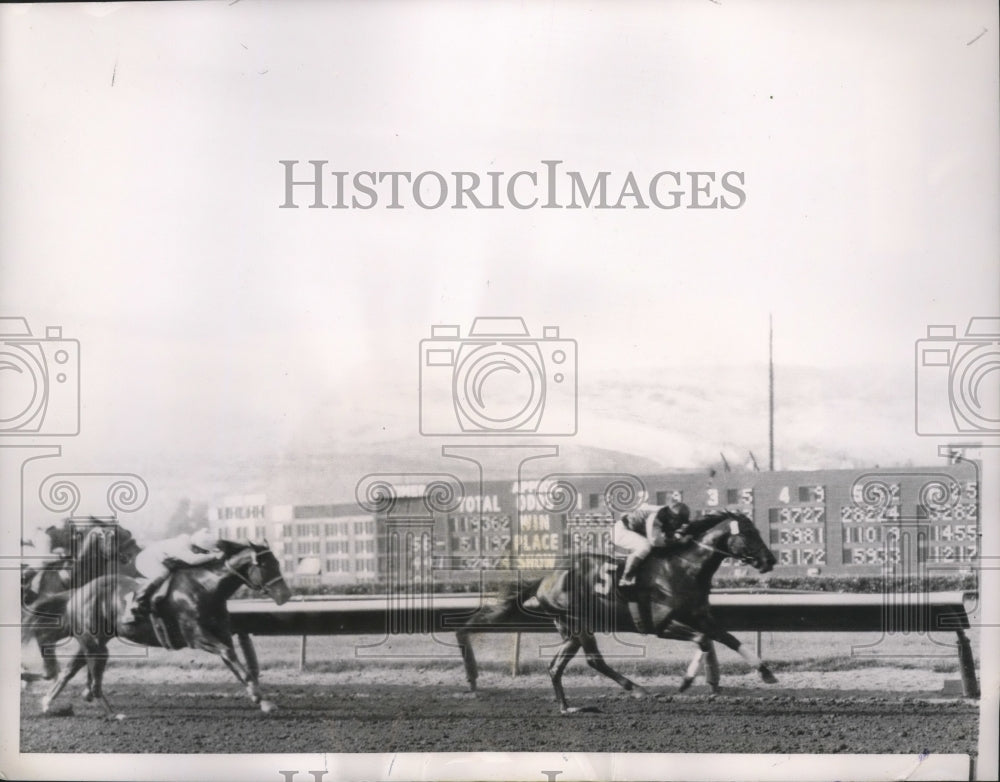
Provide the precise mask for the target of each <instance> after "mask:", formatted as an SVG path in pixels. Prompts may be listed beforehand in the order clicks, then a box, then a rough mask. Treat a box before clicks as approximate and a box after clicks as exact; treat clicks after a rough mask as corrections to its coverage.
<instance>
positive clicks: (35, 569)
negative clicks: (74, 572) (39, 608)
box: [21, 524, 69, 605]
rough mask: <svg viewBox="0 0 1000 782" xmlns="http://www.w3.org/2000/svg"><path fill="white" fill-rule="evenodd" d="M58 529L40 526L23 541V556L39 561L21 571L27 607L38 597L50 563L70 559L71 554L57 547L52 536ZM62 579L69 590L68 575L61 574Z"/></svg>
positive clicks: (22, 589) (27, 565)
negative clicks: (41, 578)
mask: <svg viewBox="0 0 1000 782" xmlns="http://www.w3.org/2000/svg"><path fill="white" fill-rule="evenodd" d="M56 529H57V528H56V527H55V526H51V527H49V528H48V529H44V528H43V527H42V525H41V524H39V525H37V526H35V528H34V529H32V530H30V531H29V532H28V534H27V536H26V537H24V538H22V539H21V554H22V555H23V556H24V557H28V558H30V559H33V560H37V561H36V563H35V564H25V565H24V566H23V568H22V570H21V591H22V593H23V595H24V603H25V604H26V605H27V604H28V603H30V602H32V601H33V600H34V599H35V598H36V597H38V594H39V591H40V587H39V584H38V583H37V582H38V579H39V578H40V577H41V574H42V571H43V570H45V569H47V568H48V567H50V563H55V562H59V561H61V560H66V559H68V558H69V552H68V551H67V550H66V549H65V548H63V547H62V546H58V545H56V538H55V536H54V535H53V534H52V533H53V531H54V530H56ZM60 577H61V578H62V580H63V585H64V586H65V587H66V588H68V587H69V576H68V573H60Z"/></svg>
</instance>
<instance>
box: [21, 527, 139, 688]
mask: <svg viewBox="0 0 1000 782" xmlns="http://www.w3.org/2000/svg"><path fill="white" fill-rule="evenodd" d="M67 526H71V529H70V530H69V531H67V532H66V538H67V540H66V543H65V546H66V550H67V551H68V552H69V553H70V555H69V557H67V558H66V559H61V560H51V561H49V562H46V563H44V564H43V565H42V566H41V567H39V568H38V571H37V573H36V574H35V575H34V576H33V577H32V578H31V579H30V582H31V583H22V599H21V618H22V622H21V624H22V627H24V628H26V632H24V633H23V634H22V643H23V642H27V641H28V640H30V637H32V636H33V637H34V638H35V640H36V641H37V643H38V649H39V652H40V653H41V657H42V665H43V667H44V671H45V673H44V678H46V679H54V678H55V677H56V676H58V675H59V664H58V663H57V662H56V657H55V647H56V645H57V644H58V642H59V641H60V640H63V639H64V638H66V635H65V634H61V633H60V631H59V630H58V628H59V626H60V624H61V617H62V614H63V612H64V611H65V608H66V602H67V600H66V599H63V598H67V599H68V596H69V594H70V592H69V590H72V589H79V588H80V587H82V586H83V585H84V584H86V583H88V582H90V581H92V580H94V579H95V578H99V577H101V576H115V577H116V576H118V575H127V576H136V575H138V571H136V569H135V557H136V555H137V554H138V553H139V551H140V548H139V544H138V543H136V541H135V538H134V537H132V533H131V532H129V531H128V530H127V529H125V528H124V527H121V526H119V525H118V524H117V523H114V522H108V521H105V520H103V519H99V518H97V517H94V516H91V517H90V518H89V519H87V520H85V521H84V520H76V519H74V520H72V523H71V525H67ZM56 595H61V597H60V598H56V599H54V600H51V599H49V598H52V597H53V596H56ZM35 676H37V675H35Z"/></svg>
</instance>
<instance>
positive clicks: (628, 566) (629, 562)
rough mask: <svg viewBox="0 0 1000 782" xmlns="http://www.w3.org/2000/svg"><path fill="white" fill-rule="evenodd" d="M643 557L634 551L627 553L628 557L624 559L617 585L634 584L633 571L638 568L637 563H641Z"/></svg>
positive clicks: (629, 585) (631, 585)
mask: <svg viewBox="0 0 1000 782" xmlns="http://www.w3.org/2000/svg"><path fill="white" fill-rule="evenodd" d="M644 559H645V557H641V556H639V555H638V554H636V553H634V552H633V553H632V554H629V555H628V559H626V560H625V570H624V571H623V572H622V577H621V578H620V579H618V586H620V587H633V586H635V571H637V570H638V569H639V565H640V564H642V561H643V560H644Z"/></svg>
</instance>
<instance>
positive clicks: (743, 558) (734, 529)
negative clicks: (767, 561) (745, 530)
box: [691, 517, 754, 565]
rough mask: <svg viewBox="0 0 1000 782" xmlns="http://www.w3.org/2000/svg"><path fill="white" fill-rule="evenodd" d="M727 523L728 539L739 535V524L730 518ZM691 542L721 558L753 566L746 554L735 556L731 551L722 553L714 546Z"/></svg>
mask: <svg viewBox="0 0 1000 782" xmlns="http://www.w3.org/2000/svg"><path fill="white" fill-rule="evenodd" d="M729 523H730V525H731V526H730V528H729V536H730V537H735V536H738V535H739V534H740V529H739V522H738V521H737V520H736V519H734V518H731V517H730V519H729ZM691 542H692V543H694V544H695V545H696V546H698V547H700V548H703V549H708V550H709V551H714V552H715V553H716V554H721V555H722V556H723V557H732V558H733V559H738V560H739V561H740V562H742V563H743V564H745V565H753V564H754V560H753V557H750V556H748V555H746V554H741V555H739V556H737V555H736V554H734V553H733V552H731V551H723V550H722V549H721V548H716V547H715V546H710V545H709V544H708V543H702V542H701V541H700V540H696V539H692V541H691Z"/></svg>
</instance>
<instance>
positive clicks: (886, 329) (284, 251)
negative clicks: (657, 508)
mask: <svg viewBox="0 0 1000 782" xmlns="http://www.w3.org/2000/svg"><path fill="white" fill-rule="evenodd" d="M995 16H996V14H995V9H993V7H992V5H991V4H987V3H954V4H948V5H947V6H942V5H941V4H937V3H919V2H918V3H910V4H907V5H906V7H905V9H904V8H903V7H902V6H901V5H900V4H896V3H861V2H846V3H838V4H835V5H831V4H827V3H816V2H801V3H766V2H760V3H741V2H723V3H714V2H703V3H673V4H668V5H666V6H664V5H659V4H645V3H635V4H631V5H628V6H626V7H624V8H622V7H619V6H617V5H616V6H611V5H610V4H609V5H601V4H594V5H592V6H591V7H588V8H586V9H581V8H579V7H578V6H576V5H575V4H569V3H538V4H524V5H522V4H514V3H498V4H491V5H489V6H482V5H476V6H474V7H470V6H466V5H462V4H458V3H446V2H445V3H424V4H407V3H392V2H386V3H378V4H363V3H351V2H346V3H338V4H330V5H329V6H327V5H321V4H313V3H287V4H282V5H281V12H280V13H279V12H278V10H277V7H276V6H275V4H266V3H256V2H251V1H250V0H243V2H239V3H236V4H230V3H206V4H184V3H181V4H167V5H159V4H137V5H117V6H103V5H102V6H84V7H79V6H73V5H66V6H57V7H29V8H24V7H4V8H3V9H2V16H0V19H2V25H0V36H2V38H0V100H2V104H0V105H2V111H3V120H4V121H3V123H2V128H0V170H2V171H3V179H2V183H0V221H2V222H0V310H2V311H3V314H12V315H20V316H23V317H26V318H28V320H29V321H30V323H31V324H32V328H33V329H35V330H36V332H37V331H38V330H40V329H43V328H44V327H45V326H46V325H60V326H62V327H63V335H64V337H66V338H70V339H77V340H79V341H80V344H81V355H82V357H81V370H80V371H81V381H80V382H81V404H82V433H81V435H80V437H79V438H78V440H77V441H75V442H74V443H73V449H74V450H75V453H77V454H82V455H84V458H86V455H87V454H93V455H94V456H95V458H97V455H99V454H100V455H101V457H102V458H106V457H107V455H108V454H113V453H115V452H120V451H122V450H127V451H129V452H133V453H134V452H136V451H147V452H184V451H192V450H193V451H200V452H204V453H212V454H214V455H215V456H222V455H225V454H228V453H236V454H238V453H243V452H251V451H252V452H259V451H267V450H274V449H280V448H281V447H283V444H284V443H286V442H287V441H288V439H289V438H290V437H291V436H292V435H293V434H294V433H299V432H301V431H302V430H303V429H308V428H309V426H310V424H311V417H312V416H313V415H314V414H315V411H316V410H317V409H318V408H322V407H325V406H333V407H336V408H342V409H345V410H349V409H352V408H370V407H374V408H376V409H380V410H384V411H385V414H386V418H387V419H389V418H393V419H394V420H398V419H399V418H400V415H399V414H400V411H401V410H402V411H408V410H413V409H414V405H415V403H416V397H417V385H416V384H417V382H418V368H419V354H418V346H419V342H420V340H422V339H425V338H427V337H429V336H430V326H431V324H435V323H447V324H458V325H460V326H461V328H462V334H463V336H464V335H465V334H466V333H467V330H468V328H469V326H470V325H471V322H472V320H473V319H474V318H475V317H476V316H479V315H518V316H522V317H524V318H525V321H526V323H527V325H528V328H529V331H530V333H531V334H532V335H533V336H538V335H540V334H541V330H542V328H543V327H544V326H549V325H558V326H559V327H560V329H561V336H562V337H563V338H568V339H573V340H576V342H577V345H578V353H579V359H578V382H579V383H580V385H581V387H583V388H587V387H589V386H588V385H587V384H596V383H598V382H599V381H600V380H601V379H602V378H606V377H609V376H610V377H629V376H641V375H648V374H649V373H651V372H654V371H657V370H658V368H660V367H672V368H675V372H683V369H684V368H685V367H691V366H696V365H697V366H708V367H719V368H720V369H721V370H722V371H724V369H725V368H726V367H733V366H746V365H763V363H764V362H766V360H767V330H768V318H769V316H770V317H773V321H774V354H775V361H776V364H777V365H778V367H779V370H780V368H781V367H813V368H817V369H820V370H835V371H843V372H845V373H849V372H859V371H866V370H865V369H864V368H865V367H868V368H872V369H871V371H883V370H884V371H887V372H889V373H890V374H891V375H892V376H893V377H898V376H902V373H903V372H910V371H912V367H913V361H914V345H915V342H916V340H918V339H920V338H921V337H922V336H924V334H925V331H926V326H927V325H928V324H954V325H956V326H957V327H958V328H959V330H960V332H961V330H962V329H964V326H965V324H966V323H967V321H968V319H969V317H971V316H973V315H983V314H995V313H997V312H998V311H1000V306H998V305H1000V269H998V265H997V261H996V259H997V257H998V253H997V250H998V233H1000V232H998V222H997V221H998V211H997V209H996V206H997V201H998V197H997V196H998V193H997V188H998V183H1000V168H998V159H997V158H998V155H997V144H996V127H997V93H998V84H997V74H996V68H995V63H996V54H997V37H996V26H995V25H994V21H995ZM984 29H988V32H986V33H985V34H982V35H981V33H982V31H983V30H984ZM977 36H980V37H978V38H977ZM313 159H319V160H328V161H330V163H329V169H330V170H344V171H348V172H356V171H361V170H374V171H396V170H402V171H411V172H414V173H418V172H421V171H426V170H431V171H440V172H443V173H445V174H446V175H447V174H448V173H449V172H452V171H474V172H479V173H480V174H481V175H483V176H484V177H485V172H487V171H504V172H507V173H511V172H513V171H516V170H521V169H526V170H530V171H542V170H543V166H542V164H541V161H543V160H561V161H563V164H562V166H563V168H564V169H567V170H577V171H580V172H582V175H584V176H585V177H588V178H592V177H593V176H595V175H596V172H598V171H608V172H610V175H609V176H610V181H611V182H613V183H621V182H622V180H623V179H624V177H625V176H626V175H627V174H628V172H629V171H634V172H635V174H636V177H637V179H639V181H643V178H645V181H648V179H649V178H650V177H651V176H652V175H653V174H655V173H656V172H658V171H662V170H677V171H682V172H683V171H713V172H717V173H718V174H719V175H721V174H722V173H723V172H726V171H739V172H743V177H744V185H743V189H744V191H745V193H746V201H745V204H743V206H741V207H740V208H739V209H731V210H721V209H712V210H690V209H684V208H681V209H677V210H671V211H664V210H659V209H649V210H638V209H625V210H595V209H580V210H565V209H564V210H542V209H529V210H515V209H504V210H496V211H490V210H466V211H458V210H452V209H447V208H442V209H437V210H424V209H420V208H418V207H416V206H414V205H412V202H411V204H410V206H409V207H408V208H405V209H402V210H387V209H384V208H381V205H380V206H379V207H378V208H375V209H372V210H369V211H365V210H360V209H346V210H313V209H306V208H301V209H297V210H292V209H279V208H278V206H279V204H280V203H282V201H283V199H284V181H283V176H284V173H283V168H282V166H281V165H280V164H279V163H278V161H279V160H300V161H307V160H313ZM300 170H304V169H300ZM611 189H612V190H613V191H614V189H615V188H614V185H612V187H611ZM303 203H305V201H304V200H303ZM994 377H995V373H994ZM890 404H896V401H892V402H890ZM898 404H899V405H906V406H909V405H912V391H911V389H907V388H901V389H900V391H899V396H898ZM634 412H635V411H629V413H630V414H633V413H634ZM893 412H894V413H898V410H896V411H893ZM872 415H873V416H877V415H879V411H877V410H873V411H872ZM844 425H845V426H855V427H856V429H857V436H858V440H859V446H862V447H863V445H864V443H863V440H864V438H865V437H866V427H865V426H864V422H863V421H861V422H858V421H855V422H844ZM415 431H416V422H415V421H414V424H413V431H409V432H406V431H402V430H401V431H400V434H401V435H402V434H405V435H412V434H414V433H415ZM610 435H611V433H610V432H609V437H608V438H607V439H608V441H609V442H610V441H612V440H614V441H615V442H616V443H618V441H619V440H620V438H615V437H612V436H610ZM880 436H881V434H880ZM591 441H592V443H593V444H595V445H600V444H601V441H602V437H601V435H600V433H599V432H598V433H597V434H596V435H594V436H593V437H592V438H591Z"/></svg>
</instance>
